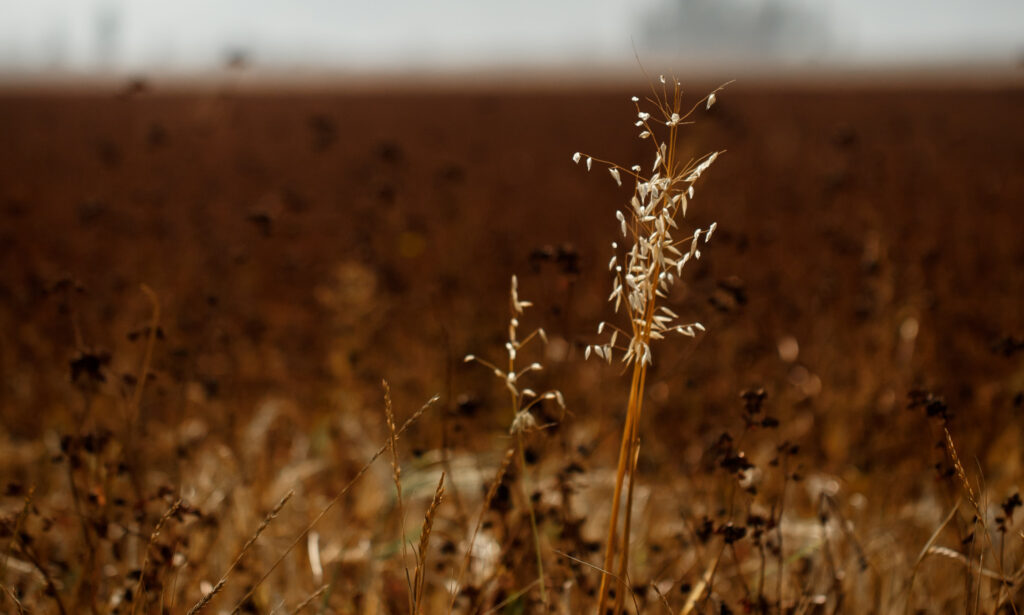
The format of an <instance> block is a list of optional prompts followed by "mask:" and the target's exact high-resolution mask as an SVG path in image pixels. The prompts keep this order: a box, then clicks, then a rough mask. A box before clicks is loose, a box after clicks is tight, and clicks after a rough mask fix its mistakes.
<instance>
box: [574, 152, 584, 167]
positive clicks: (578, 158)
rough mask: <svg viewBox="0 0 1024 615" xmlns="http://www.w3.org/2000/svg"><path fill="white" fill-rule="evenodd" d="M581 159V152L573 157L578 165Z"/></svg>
mask: <svg viewBox="0 0 1024 615" xmlns="http://www.w3.org/2000/svg"><path fill="white" fill-rule="evenodd" d="M581 157H582V155H581V154H580V153H579V152H576V153H575V154H573V155H572V161H573V162H575V163H576V164H579V163H580V158H581Z"/></svg>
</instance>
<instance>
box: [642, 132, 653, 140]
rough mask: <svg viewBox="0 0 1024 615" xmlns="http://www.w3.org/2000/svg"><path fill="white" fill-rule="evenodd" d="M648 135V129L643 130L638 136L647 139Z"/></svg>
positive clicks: (649, 134)
mask: <svg viewBox="0 0 1024 615" xmlns="http://www.w3.org/2000/svg"><path fill="white" fill-rule="evenodd" d="M650 136H651V133H650V131H649V130H645V131H643V132H641V133H640V138H641V139H649V138H650Z"/></svg>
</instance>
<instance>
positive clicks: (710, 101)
mask: <svg viewBox="0 0 1024 615" xmlns="http://www.w3.org/2000/svg"><path fill="white" fill-rule="evenodd" d="M715 100H716V99H715V93H714V92H712V93H711V95H710V96H708V106H707V107H705V109H710V108H711V105H713V104H715Z"/></svg>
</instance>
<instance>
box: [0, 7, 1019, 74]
mask: <svg viewBox="0 0 1024 615" xmlns="http://www.w3.org/2000/svg"><path fill="white" fill-rule="evenodd" d="M634 45H635V47H636V48H637V50H638V51H639V52H641V54H642V55H651V56H659V55H664V56H666V57H680V58H684V59H686V60H688V61H690V62H692V63H714V62H733V63H744V62H760V63H784V64H787V65H796V66H799V65H802V64H816V65H820V64H823V63H824V64H828V63H854V64H876V65H877V64H893V63H895V64H904V65H905V64H922V63H923V64H944V63H961V64H962V63H975V62H985V63H992V64H1000V65H1006V66H1009V65H1014V64H1018V65H1019V64H1020V63H1021V62H1022V61H1024V0H509V1H505V2H497V1H491V0H376V1H374V2H367V1H365V0H362V1H358V2H356V1H349V0H0V71H6V72H12V71H14V72H46V71H70V72H96V71H99V72H105V71H107V72H109V71H114V72H124V71H138V70H147V71H159V70H171V71H195V70H210V69H215V68H218V67H221V66H223V65H224V62H225V59H226V58H227V57H228V56H230V55H231V54H232V53H234V52H241V53H242V54H244V55H245V57H246V58H247V59H248V61H249V62H250V63H251V65H252V66H254V67H267V68H278V69H280V68H289V67H301V66H309V67H315V68H331V69H341V70H357V71H359V70H362V71H372V70H378V69H390V70H403V69H411V70H421V69H437V70H451V69H455V70H458V69H465V68H481V67H492V66H512V67H520V68H521V67H544V66H558V67H567V66H570V67H571V66H583V65H586V66H601V65H618V66H622V65H628V64H631V63H632V62H633V61H634V60H633V48H634Z"/></svg>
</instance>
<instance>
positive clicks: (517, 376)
mask: <svg viewBox="0 0 1024 615" xmlns="http://www.w3.org/2000/svg"><path fill="white" fill-rule="evenodd" d="M531 305H533V304H532V303H531V302H529V301H523V300H521V299H520V298H519V280H518V279H517V278H516V276H512V282H511V285H510V289H509V312H510V316H509V324H508V341H507V342H505V350H506V352H507V353H508V363H507V365H508V369H507V370H503V369H500V368H499V367H497V366H496V365H495V364H494V363H491V362H490V361H487V360H485V359H481V358H480V357H478V356H476V355H472V354H469V355H466V358H465V361H466V362H467V363H469V362H476V363H479V364H481V365H483V366H484V367H486V368H488V369H490V370H491V371H492V372H493V373H494V375H495V377H497V378H498V379H500V380H501V381H502V382H503V383H504V385H505V388H506V389H508V393H509V401H510V404H511V408H512V426H511V427H510V428H509V433H510V434H511V435H512V437H513V438H514V439H515V448H516V458H517V460H518V462H519V475H520V489H519V491H520V496H521V499H522V501H523V505H524V506H525V507H526V511H527V514H528V516H529V519H530V532H531V534H532V535H533V547H534V551H535V552H536V555H537V577H538V579H539V581H540V599H541V602H543V603H544V604H545V605H547V589H546V588H545V582H544V556H543V553H542V550H541V541H540V530H539V528H538V527H537V516H536V514H535V513H534V511H533V504H532V503H531V501H530V494H529V493H528V492H527V490H526V489H525V487H524V486H523V482H524V481H525V480H526V449H525V445H524V444H523V436H524V434H529V433H530V432H532V431H533V430H535V429H536V428H537V419H536V418H535V417H534V416H533V414H532V413H531V410H532V409H533V407H534V406H536V405H537V404H539V403H541V402H542V401H544V400H547V399H549V400H554V401H555V403H557V404H558V405H559V406H560V407H562V408H563V409H564V408H565V400H564V399H563V397H562V393H561V392H560V391H557V390H551V391H545V392H544V393H542V394H540V395H538V394H537V393H536V392H535V391H534V390H533V389H530V388H523V387H522V383H521V381H522V378H523V377H524V376H526V375H527V374H529V373H530V372H536V371H540V370H542V369H544V367H543V366H542V365H541V364H540V363H531V364H530V365H528V366H526V367H524V368H520V369H518V370H517V369H516V360H517V359H518V358H519V353H520V351H522V349H523V348H524V347H526V345H527V344H529V343H530V342H532V341H534V340H535V339H540V340H541V341H542V342H543V343H545V344H546V343H547V341H548V337H547V334H546V333H545V332H544V329H540V328H538V329H535V330H534V331H533V332H532V333H530V334H529V335H527V336H526V337H524V338H523V339H521V340H520V339H519V317H520V316H522V314H523V311H524V310H525V309H526V308H528V307H530V306H531Z"/></svg>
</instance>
